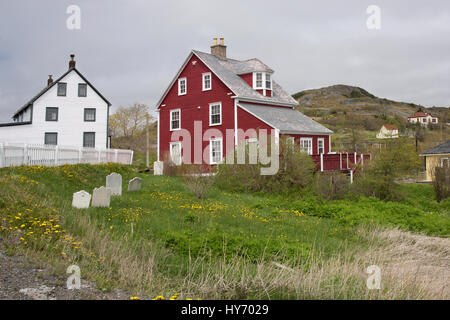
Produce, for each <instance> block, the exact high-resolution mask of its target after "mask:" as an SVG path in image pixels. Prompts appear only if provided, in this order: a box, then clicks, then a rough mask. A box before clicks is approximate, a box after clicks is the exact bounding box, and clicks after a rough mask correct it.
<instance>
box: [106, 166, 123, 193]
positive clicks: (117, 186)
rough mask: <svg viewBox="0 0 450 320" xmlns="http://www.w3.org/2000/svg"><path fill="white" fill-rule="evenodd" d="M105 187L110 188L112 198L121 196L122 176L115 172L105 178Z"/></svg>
mask: <svg viewBox="0 0 450 320" xmlns="http://www.w3.org/2000/svg"><path fill="white" fill-rule="evenodd" d="M106 187H107V188H111V195H112V196H121V195H122V176H121V175H120V174H118V173H115V172H113V173H111V174H110V175H108V176H106Z"/></svg>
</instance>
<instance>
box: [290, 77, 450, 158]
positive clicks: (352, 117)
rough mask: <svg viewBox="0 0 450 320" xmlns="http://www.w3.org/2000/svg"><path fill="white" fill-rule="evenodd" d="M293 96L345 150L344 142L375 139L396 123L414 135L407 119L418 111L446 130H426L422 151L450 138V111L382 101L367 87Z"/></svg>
mask: <svg viewBox="0 0 450 320" xmlns="http://www.w3.org/2000/svg"><path fill="white" fill-rule="evenodd" d="M292 96H293V97H294V99H296V100H297V101H298V103H299V106H298V109H299V110H300V111H302V112H303V113H305V114H306V115H308V116H310V117H312V118H314V119H315V120H317V121H318V122H320V123H322V124H324V125H326V126H327V127H329V128H330V129H332V130H333V131H334V132H335V134H334V135H333V138H334V141H335V147H337V148H339V147H345V146H343V145H342V144H340V143H343V142H350V141H351V142H354V140H360V141H361V140H363V141H364V140H375V139H376V133H377V132H378V131H379V130H380V128H381V126H382V125H383V124H394V125H396V126H397V127H398V128H399V129H400V130H401V131H403V132H404V133H405V134H406V132H407V130H409V131H410V132H409V133H410V134H412V132H413V131H414V130H415V128H413V126H410V125H408V123H407V117H408V116H409V115H411V114H412V113H414V112H416V111H418V110H424V111H428V112H431V113H432V114H434V115H436V116H438V117H439V120H440V122H441V123H444V125H443V126H442V128H441V126H436V127H433V128H431V130H425V132H424V138H423V141H421V142H420V144H419V149H420V150H419V151H422V150H423V149H427V148H430V147H432V146H434V145H436V144H438V143H440V142H443V141H446V140H448V139H450V129H449V128H448V126H446V125H445V123H448V122H450V111H449V109H448V108H443V107H432V108H425V107H424V106H421V105H418V104H414V103H406V102H397V101H393V100H389V99H385V98H379V97H376V96H375V95H373V94H372V93H370V92H368V91H366V90H364V89H363V88H359V87H354V86H348V85H342V84H339V85H334V86H329V87H325V88H320V89H311V90H305V91H300V92H297V93H295V94H293V95H292ZM355 135H356V136H357V137H355ZM350 144H351V143H350Z"/></svg>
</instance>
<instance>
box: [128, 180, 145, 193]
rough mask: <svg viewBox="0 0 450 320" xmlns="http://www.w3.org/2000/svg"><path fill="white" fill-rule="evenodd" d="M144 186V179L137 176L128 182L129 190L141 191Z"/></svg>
mask: <svg viewBox="0 0 450 320" xmlns="http://www.w3.org/2000/svg"><path fill="white" fill-rule="evenodd" d="M141 187H142V179H141V178H138V177H135V178H133V179H131V180H130V182H128V191H139V190H141Z"/></svg>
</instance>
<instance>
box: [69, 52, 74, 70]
mask: <svg viewBox="0 0 450 320" xmlns="http://www.w3.org/2000/svg"><path fill="white" fill-rule="evenodd" d="M74 58H75V55H74V54H71V55H70V61H69V69H73V68H75V60H74Z"/></svg>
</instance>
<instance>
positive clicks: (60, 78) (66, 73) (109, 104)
mask: <svg viewBox="0 0 450 320" xmlns="http://www.w3.org/2000/svg"><path fill="white" fill-rule="evenodd" d="M72 71H75V72H76V73H77V74H78V75H79V76H80V77H81V79H83V80H84V81H85V82H86V83H87V84H88V85H89V86H90V87H91V88H92V89H93V90H94V91H95V92H96V93H97V94H98V95H99V96H100V97H101V98H102V99H103V100H104V101H105V102H106V103H107V104H108V106H111V103H110V102H109V101H108V100H106V98H105V97H104V96H103V95H102V94H101V93H100V92H99V91H98V90H97V89H96V88H95V87H94V86H93V85H92V84H91V83H90V82H89V81H88V80H87V79H86V78H85V77H84V76H83V75H82V74H81V72H80V71H78V70H77V69H76V68H69V70H67V71H66V72H64V74H63V75H62V76H61V77H59V78H58V79H56V80H55V81H53V83H52V84H51V85H49V86H46V87H45V88H44V89H42V90H41V91H40V92H39V93H38V94H37V95H35V96H34V97H33V98H31V100H29V101H28V102H27V103H25V104H24V105H23V106H22V107H20V108H19V109H18V110H17V111H16V112H15V113H14V115H13V117H15V116H16V115H17V114H18V113H20V112H21V111H22V110H24V109H26V108H27V107H28V106H29V105H31V104H33V103H34V102H35V101H36V100H37V99H39V97H40V96H42V95H43V94H44V93H46V92H47V91H48V90H49V89H50V88H51V87H53V86H54V85H56V84H57V83H58V82H59V81H61V80H62V79H63V78H64V77H65V76H67V75H68V74H69V73H70V72H72Z"/></svg>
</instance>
